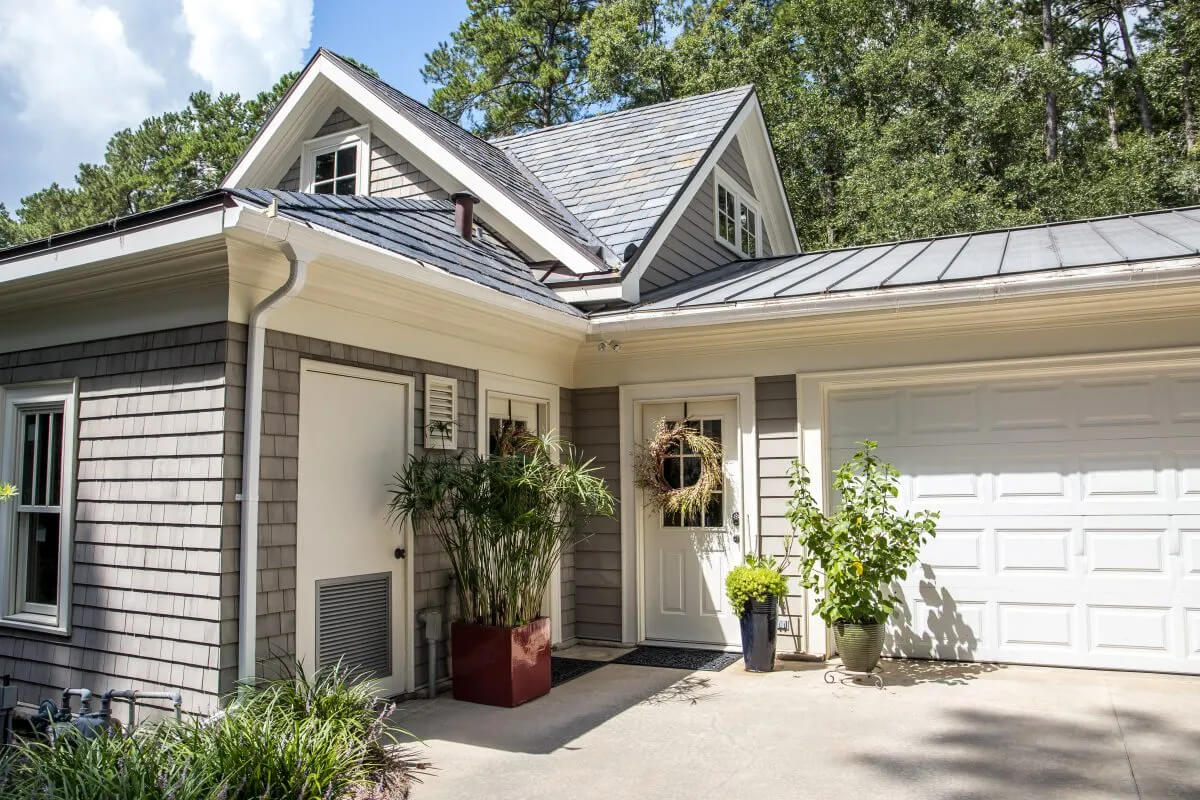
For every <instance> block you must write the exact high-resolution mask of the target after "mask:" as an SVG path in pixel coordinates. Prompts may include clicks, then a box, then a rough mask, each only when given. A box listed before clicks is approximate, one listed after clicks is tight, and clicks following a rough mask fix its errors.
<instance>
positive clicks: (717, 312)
mask: <svg viewBox="0 0 1200 800" xmlns="http://www.w3.org/2000/svg"><path fill="white" fill-rule="evenodd" d="M1197 280H1200V259H1197V258H1194V257H1191V258H1183V259H1173V260H1167V261H1154V262H1142V263H1137V264H1125V263H1121V264H1110V265H1105V266H1100V267H1085V268H1080V269H1072V270H1063V271H1061V272H1057V273H1052V274H1049V275H1047V274H1037V275H1033V274H1030V275H1024V276H1012V275H1005V276H997V277H995V278H989V279H986V280H976V281H970V282H956V283H954V284H951V285H936V286H914V287H908V288H896V289H871V290H868V291H861V292H844V293H828V294H822V295H813V296H809V297H797V298H793V299H788V300H755V301H748V302H744V303H733V304H730V305H723V306H706V307H698V308H679V309H667V310H663V311H644V312H636V311H629V312H620V313H613V314H605V315H602V316H597V317H592V319H591V322H592V329H593V332H594V333H596V334H598V335H605V334H609V333H614V332H617V331H636V330H656V329H659V330H661V329H664V328H687V327H693V326H700V325H717V324H722V323H733V322H759V321H767V320H774V319H782V318H788V317H805V316H816V315H821V314H850V313H856V312H868V311H903V310H906V309H918V308H923V307H936V306H944V305H951V304H963V303H982V302H991V301H997V300H1004V299H1010V298H1024V297H1033V296H1037V295H1053V294H1062V293H1066V292H1082V291H1098V290H1105V289H1131V288H1137V287H1139V286H1147V285H1148V286H1162V285H1170V284H1178V283H1187V282H1196V281H1197Z"/></svg>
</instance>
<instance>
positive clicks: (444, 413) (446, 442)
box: [425, 375, 458, 450]
mask: <svg viewBox="0 0 1200 800" xmlns="http://www.w3.org/2000/svg"><path fill="white" fill-rule="evenodd" d="M457 442H458V381H456V380H454V379H453V378H442V377H439V376H437V375H426V376H425V447H426V448H427V449H430V450H453V449H455V448H456V447H457Z"/></svg>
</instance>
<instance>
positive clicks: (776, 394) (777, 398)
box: [754, 375, 804, 653]
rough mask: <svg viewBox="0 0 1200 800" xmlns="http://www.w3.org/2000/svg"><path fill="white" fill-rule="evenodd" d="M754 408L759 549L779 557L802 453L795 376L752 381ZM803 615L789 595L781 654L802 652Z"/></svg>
mask: <svg viewBox="0 0 1200 800" xmlns="http://www.w3.org/2000/svg"><path fill="white" fill-rule="evenodd" d="M754 406H755V430H756V433H757V437H758V514H759V537H760V542H759V548H760V552H762V553H764V554H767V555H774V556H776V557H781V556H782V555H783V553H784V549H785V544H786V541H787V536H788V532H789V530H790V528H789V526H788V523H787V520H786V519H785V518H784V511H785V509H786V508H787V502H788V499H789V498H790V497H791V496H792V493H791V491H790V490H789V489H788V471H789V469H790V468H791V464H792V461H793V460H795V459H796V458H798V457H799V454H800V450H799V440H798V439H797V433H796V430H797V428H796V376H795V375H776V376H772V377H765V378H755V379H754ZM793 561H794V560H793ZM793 566H794V564H793ZM788 574H789V575H795V574H796V572H795V570H794V569H790V570H789V571H788ZM803 613H804V598H803V597H802V596H801V595H790V596H789V597H788V598H787V599H786V600H785V602H784V606H783V608H782V609H780V614H781V615H783V616H787V617H789V632H788V633H780V634H779V640H778V647H779V651H780V652H784V653H787V652H800V651H801V649H802V648H801V646H800V645H801V641H800V636H799V635H797V632H799V631H802V630H803V629H804V628H803V625H804V618H803Z"/></svg>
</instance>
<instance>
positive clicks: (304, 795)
mask: <svg viewBox="0 0 1200 800" xmlns="http://www.w3.org/2000/svg"><path fill="white" fill-rule="evenodd" d="M392 708H393V706H392V705H391V704H389V703H386V702H383V701H380V700H379V699H377V698H376V696H375V693H374V687H373V684H371V682H369V681H365V680H362V679H361V676H358V675H356V674H355V673H354V672H352V671H349V670H346V669H343V668H342V667H340V666H337V667H333V668H330V669H325V670H321V671H319V672H317V673H316V674H315V675H314V676H312V677H309V676H307V675H306V674H305V673H304V672H303V670H300V669H297V670H296V674H295V675H294V676H292V677H289V678H284V679H280V680H275V681H267V682H263V683H261V684H257V685H254V686H246V687H243V689H242V691H241V692H240V693H239V695H238V696H237V697H236V699H232V701H231V702H230V704H229V706H228V707H227V708H226V709H225V710H224V711H223V712H222V713H220V714H218V715H216V716H214V717H212V718H211V719H206V720H200V719H194V720H188V721H185V722H183V723H176V722H175V721H174V720H172V719H168V720H164V721H162V722H157V723H151V724H147V725H143V726H141V727H139V728H137V729H135V730H134V731H132V732H121V731H119V730H112V731H109V732H107V733H104V734H102V735H100V736H98V737H96V738H92V739H87V738H84V737H82V736H81V735H79V734H78V733H76V732H74V731H73V730H68V731H66V732H64V733H63V734H62V735H60V736H59V737H58V738H57V739H56V740H55V741H54V742H53V743H51V742H48V741H43V740H36V741H29V742H22V743H20V744H19V745H18V746H17V747H14V748H12V751H11V753H10V754H9V755H8V757H7V764H0V796H3V797H5V798H9V797H11V798H22V799H23V798H31V799H32V798H56V800H218V799H220V800H259V799H260V798H271V799H273V798H296V799H297V800H318V799H320V800H350V798H354V799H355V800H359V799H360V798H364V799H365V798H379V799H380V800H382V799H383V798H399V797H403V796H405V793H406V788H407V785H408V782H409V778H408V776H407V771H408V769H407V765H406V763H405V760H404V755H405V754H404V753H403V751H402V750H401V748H400V746H399V745H398V743H397V741H396V738H395V733H393V732H392V731H390V730H389V729H388V728H387V726H386V723H385V720H386V717H387V715H388V714H390V713H391V710H392ZM5 772H6V773H7V775H6V776H5ZM5 780H6V781H7V782H6V783H5V782H3V781H5Z"/></svg>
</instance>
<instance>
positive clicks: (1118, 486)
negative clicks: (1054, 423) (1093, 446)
mask: <svg viewBox="0 0 1200 800" xmlns="http://www.w3.org/2000/svg"><path fill="white" fill-rule="evenodd" d="M1082 469H1083V492H1084V494H1085V495H1086V496H1088V497H1109V498H1120V497H1139V498H1144V497H1153V496H1155V495H1157V494H1158V493H1159V486H1158V465H1157V463H1156V459H1155V458H1154V456H1152V455H1148V454H1133V455H1129V454H1123V455H1111V456H1108V455H1106V456H1088V457H1086V458H1085V459H1083V464H1082Z"/></svg>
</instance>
